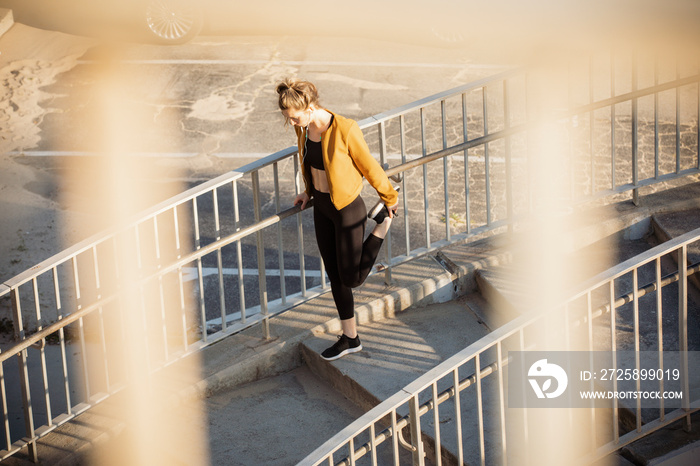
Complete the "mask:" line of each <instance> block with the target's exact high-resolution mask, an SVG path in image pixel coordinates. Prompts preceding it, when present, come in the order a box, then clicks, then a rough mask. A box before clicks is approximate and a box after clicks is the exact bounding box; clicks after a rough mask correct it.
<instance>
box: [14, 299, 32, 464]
mask: <svg viewBox="0 0 700 466" xmlns="http://www.w3.org/2000/svg"><path fill="white" fill-rule="evenodd" d="M10 297H11V300H12V310H13V318H14V319H15V321H14V330H15V339H16V340H17V341H22V340H24V338H25V331H24V324H23V322H22V303H21V297H20V295H19V288H13V289H12V291H11V295H10ZM17 366H18V368H19V379H20V388H21V391H22V405H23V407H24V409H23V412H24V427H25V433H26V437H27V439H29V442H28V448H29V455H30V458H31V460H32V461H33V462H34V463H36V462H37V461H38V459H39V458H38V452H37V448H36V440H35V429H34V409H33V406H32V394H31V389H30V384H29V368H28V366H27V350H26V349H25V350H23V351H20V352H19V353H18V354H17Z"/></svg>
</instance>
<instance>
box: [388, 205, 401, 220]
mask: <svg viewBox="0 0 700 466" xmlns="http://www.w3.org/2000/svg"><path fill="white" fill-rule="evenodd" d="M386 210H388V211H389V218H394V217H396V216H397V215H398V212H399V205H398V204H396V205H395V206H394V207H387V208H386Z"/></svg>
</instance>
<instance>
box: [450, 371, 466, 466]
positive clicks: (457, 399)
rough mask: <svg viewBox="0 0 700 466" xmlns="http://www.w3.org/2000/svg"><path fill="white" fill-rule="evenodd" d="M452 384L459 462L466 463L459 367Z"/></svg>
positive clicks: (453, 376) (453, 373) (453, 375)
mask: <svg viewBox="0 0 700 466" xmlns="http://www.w3.org/2000/svg"><path fill="white" fill-rule="evenodd" d="M452 386H453V387H454V392H455V396H454V404H455V422H456V424H457V458H458V461H457V464H464V445H463V443H464V441H463V440H462V401H461V393H460V391H459V367H456V368H455V369H454V370H453V371H452Z"/></svg>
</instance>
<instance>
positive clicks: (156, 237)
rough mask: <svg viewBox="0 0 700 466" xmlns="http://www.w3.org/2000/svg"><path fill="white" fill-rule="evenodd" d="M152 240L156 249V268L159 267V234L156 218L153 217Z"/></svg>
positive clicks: (155, 216)
mask: <svg viewBox="0 0 700 466" xmlns="http://www.w3.org/2000/svg"><path fill="white" fill-rule="evenodd" d="M153 239H154V244H155V247H156V251H155V252H156V268H157V269H160V267H161V260H160V259H161V257H160V234H159V233H158V216H157V215H154V216H153Z"/></svg>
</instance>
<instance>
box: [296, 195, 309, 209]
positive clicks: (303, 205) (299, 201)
mask: <svg viewBox="0 0 700 466" xmlns="http://www.w3.org/2000/svg"><path fill="white" fill-rule="evenodd" d="M307 202H309V195H308V194H306V191H304V192H303V193H301V194H297V197H295V198H294V205H299V204H301V210H304V209H305V208H306V203H307Z"/></svg>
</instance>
